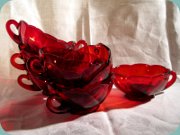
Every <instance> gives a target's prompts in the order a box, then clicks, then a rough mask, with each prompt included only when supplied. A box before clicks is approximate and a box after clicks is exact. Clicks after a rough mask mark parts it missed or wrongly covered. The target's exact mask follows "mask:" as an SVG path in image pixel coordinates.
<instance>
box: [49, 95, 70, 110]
mask: <svg viewBox="0 0 180 135" xmlns="http://www.w3.org/2000/svg"><path fill="white" fill-rule="evenodd" d="M46 106H47V108H48V109H49V110H50V111H51V112H53V113H67V112H69V110H70V108H69V106H67V104H65V101H63V100H62V98H61V97H60V96H57V95H51V96H49V97H48V99H47V102H46Z"/></svg>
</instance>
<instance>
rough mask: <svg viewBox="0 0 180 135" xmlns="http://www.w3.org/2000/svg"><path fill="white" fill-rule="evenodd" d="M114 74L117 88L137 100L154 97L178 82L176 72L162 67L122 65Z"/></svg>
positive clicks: (115, 69)
mask: <svg viewBox="0 0 180 135" xmlns="http://www.w3.org/2000/svg"><path fill="white" fill-rule="evenodd" d="M113 74H114V77H113V82H114V84H115V86H116V87H117V88H119V89H120V90H122V91H123V92H124V93H125V94H126V96H127V97H129V98H132V99H136V100H141V99H144V98H149V97H153V96H154V95H156V94H158V93H160V92H161V91H163V90H164V89H166V88H168V87H170V86H171V85H172V84H173V83H174V82H175V80H176V73H175V72H174V71H171V70H169V69H167V68H165V67H163V66H160V65H148V64H134V65H120V66H118V67H116V68H114V69H113ZM170 76H172V77H171V79H170Z"/></svg>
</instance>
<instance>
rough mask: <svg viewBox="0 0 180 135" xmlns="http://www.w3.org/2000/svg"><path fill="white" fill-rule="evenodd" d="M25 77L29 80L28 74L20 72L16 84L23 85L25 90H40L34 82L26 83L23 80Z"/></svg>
mask: <svg viewBox="0 0 180 135" xmlns="http://www.w3.org/2000/svg"><path fill="white" fill-rule="evenodd" d="M24 79H26V80H30V78H29V76H28V75H26V74H22V75H20V76H19V77H18V79H17V81H18V84H19V85H20V86H21V87H23V88H24V89H27V90H30V91H40V90H41V89H40V88H38V87H37V86H36V85H34V84H26V83H24V82H23V80H24Z"/></svg>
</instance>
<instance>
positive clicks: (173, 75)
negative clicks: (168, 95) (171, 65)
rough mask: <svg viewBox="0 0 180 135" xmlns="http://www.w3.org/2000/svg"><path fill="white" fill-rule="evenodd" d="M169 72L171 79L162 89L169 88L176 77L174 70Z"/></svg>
mask: <svg viewBox="0 0 180 135" xmlns="http://www.w3.org/2000/svg"><path fill="white" fill-rule="evenodd" d="M170 74H171V75H172V78H171V80H170V81H169V82H168V83H167V85H166V86H165V88H164V89H167V88H169V87H170V86H171V85H172V84H173V83H174V82H175V81H176V78H177V76H176V73H175V72H174V71H171V73H170Z"/></svg>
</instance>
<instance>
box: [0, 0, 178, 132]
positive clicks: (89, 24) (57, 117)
mask: <svg viewBox="0 0 180 135" xmlns="http://www.w3.org/2000/svg"><path fill="white" fill-rule="evenodd" d="M9 19H15V20H17V21H20V20H25V21H26V22H28V24H31V25H34V26H36V27H38V28H40V29H42V30H43V31H44V32H46V33H49V34H51V35H53V36H55V37H57V38H59V39H62V40H65V41H71V40H73V41H78V40H80V39H84V40H86V41H87V42H88V44H96V43H99V42H102V43H104V44H106V45H107V46H108V47H110V48H111V51H112V59H113V65H114V66H117V65H120V64H133V63H148V64H161V65H163V66H166V67H167V68H170V69H173V70H174V71H176V72H177V74H178V75H180V53H179V52H180V25H179V24H180V13H179V10H178V8H177V7H175V6H174V5H173V4H172V3H171V2H167V1H165V0H156V1H155V0H76V1H75V0H51V1H48V0H12V1H10V2H8V3H7V4H6V5H5V6H4V7H3V8H2V10H1V13H0V48H1V49H0V122H1V123H2V126H3V127H4V128H5V129H6V130H8V131H9V133H10V134H12V135H68V134H71V135H80V134H83V135H168V134H169V133H170V132H173V131H174V130H175V129H176V127H177V126H178V125H179V123H180V119H179V118H180V98H179V97H180V90H179V88H180V83H179V82H178V81H177V82H176V83H175V84H174V85H173V86H172V87H170V88H168V89H167V90H166V91H165V93H164V94H162V95H159V96H157V97H155V98H154V99H153V100H151V101H150V102H148V103H145V104H140V103H138V102H135V101H129V100H127V99H125V98H124V97H123V93H122V92H120V91H119V90H117V89H116V88H114V89H113V90H112V91H111V93H110V95H109V96H108V98H107V99H106V100H105V101H104V102H103V104H102V105H101V106H100V109H99V111H98V112H95V113H91V114H87V115H84V116H77V115H71V114H53V113H51V112H49V111H48V110H47V109H46V106H45V101H46V97H44V96H42V95H41V94H40V93H39V92H30V91H26V90H24V89H23V88H21V87H20V86H18V84H17V81H16V78H17V77H18V76H19V75H20V74H22V73H24V71H20V70H17V69H15V68H13V67H12V66H11V64H10V62H9V59H10V56H11V55H12V54H13V53H16V52H18V46H17V44H16V43H14V42H13V41H12V40H11V39H10V37H9V35H8V34H7V32H6V29H5V24H6V22H7V20H9Z"/></svg>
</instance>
